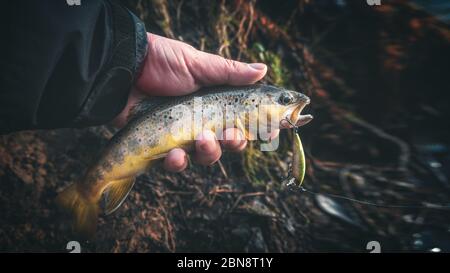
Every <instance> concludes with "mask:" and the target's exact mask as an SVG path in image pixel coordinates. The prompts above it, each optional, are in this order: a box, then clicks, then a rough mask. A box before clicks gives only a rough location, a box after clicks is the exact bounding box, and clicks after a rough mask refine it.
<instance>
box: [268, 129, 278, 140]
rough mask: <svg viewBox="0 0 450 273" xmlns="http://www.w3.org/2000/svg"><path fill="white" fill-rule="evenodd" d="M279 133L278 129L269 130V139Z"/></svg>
mask: <svg viewBox="0 0 450 273" xmlns="http://www.w3.org/2000/svg"><path fill="white" fill-rule="evenodd" d="M279 134H280V129H275V130H273V131H271V132H270V139H274V138H277V137H278V135H279Z"/></svg>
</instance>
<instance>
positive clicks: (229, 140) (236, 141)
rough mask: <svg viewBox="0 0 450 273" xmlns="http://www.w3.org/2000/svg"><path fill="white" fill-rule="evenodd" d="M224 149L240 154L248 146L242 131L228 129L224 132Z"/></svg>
mask: <svg viewBox="0 0 450 273" xmlns="http://www.w3.org/2000/svg"><path fill="white" fill-rule="evenodd" d="M221 143H222V147H224V148H225V149H227V150H229V151H233V152H240V151H242V150H244V148H245V146H247V140H245V137H244V135H243V134H242V132H241V130H239V129H237V128H228V129H226V130H225V131H224V132H223V140H221Z"/></svg>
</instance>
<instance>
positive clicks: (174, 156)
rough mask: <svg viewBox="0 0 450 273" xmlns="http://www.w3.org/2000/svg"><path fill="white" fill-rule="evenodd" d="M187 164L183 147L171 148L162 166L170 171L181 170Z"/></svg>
mask: <svg viewBox="0 0 450 273" xmlns="http://www.w3.org/2000/svg"><path fill="white" fill-rule="evenodd" d="M187 164H188V160H187V155H186V152H185V151H184V150H183V149H180V148H175V149H172V150H171V151H170V152H169V153H168V154H167V156H166V158H165V159H164V168H165V169H166V170H168V171H170V172H181V171H183V170H184V169H186V167H187Z"/></svg>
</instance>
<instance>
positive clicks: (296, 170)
mask: <svg viewBox="0 0 450 273" xmlns="http://www.w3.org/2000/svg"><path fill="white" fill-rule="evenodd" d="M292 132H293V144H292V153H293V155H292V177H293V179H295V184H296V185H297V186H299V187H300V186H301V185H302V183H303V180H304V179H305V172H306V161H305V152H304V151H303V145H302V141H301V139H300V135H299V134H298V133H297V130H296V129H295V128H294V129H293V130H292Z"/></svg>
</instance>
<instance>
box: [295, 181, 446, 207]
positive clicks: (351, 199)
mask: <svg viewBox="0 0 450 273" xmlns="http://www.w3.org/2000/svg"><path fill="white" fill-rule="evenodd" d="M297 189H299V190H301V191H303V192H306V193H309V194H312V195H318V194H321V195H324V196H328V197H333V198H336V199H341V200H347V201H351V202H355V203H358V204H361V205H368V206H374V207H382V208H403V209H441V210H447V209H450V205H440V204H433V203H430V205H388V204H377V203H373V202H369V201H364V200H358V199H355V198H350V197H347V196H343V195H338V194H332V193H321V192H315V191H311V190H308V189H307V188H305V187H304V186H300V187H298V188H297Z"/></svg>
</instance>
